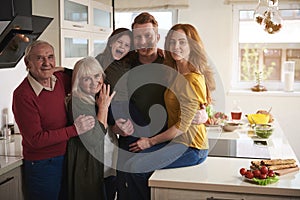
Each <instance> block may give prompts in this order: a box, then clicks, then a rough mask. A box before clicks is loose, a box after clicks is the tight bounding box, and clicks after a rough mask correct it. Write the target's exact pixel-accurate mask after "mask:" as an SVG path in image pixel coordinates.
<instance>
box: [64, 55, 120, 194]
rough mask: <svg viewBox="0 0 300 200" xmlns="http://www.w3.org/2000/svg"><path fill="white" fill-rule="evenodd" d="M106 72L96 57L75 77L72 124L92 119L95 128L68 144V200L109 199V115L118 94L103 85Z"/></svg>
mask: <svg viewBox="0 0 300 200" xmlns="http://www.w3.org/2000/svg"><path fill="white" fill-rule="evenodd" d="M103 81H104V71H103V69H102V67H101V66H100V64H99V62H98V61H97V60H96V59H95V58H93V57H86V58H83V59H81V60H79V61H78V62H77V63H76V64H75V67H74V71H73V77H72V95H71V96H70V98H69V99H68V100H67V107H68V114H69V119H70V123H72V120H73V119H74V118H76V117H77V116H79V115H92V116H94V118H95V119H96V124H95V127H94V128H93V129H92V130H90V131H88V132H87V133H85V134H83V135H81V136H80V137H75V138H73V139H71V140H69V142H68V149H67V169H68V180H67V181H68V184H67V185H68V197H69V199H84V198H87V199H106V195H105V184H104V163H105V161H104V157H105V155H104V154H105V151H104V146H105V143H106V140H105V138H106V137H113V136H111V135H109V133H108V132H107V114H108V107H109V105H110V103H111V100H112V98H113V96H114V95H115V92H113V93H112V94H111V95H110V86H109V85H106V84H104V83H103Z"/></svg>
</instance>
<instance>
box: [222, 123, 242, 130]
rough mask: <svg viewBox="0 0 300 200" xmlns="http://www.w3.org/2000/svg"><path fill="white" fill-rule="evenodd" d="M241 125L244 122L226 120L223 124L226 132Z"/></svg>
mask: <svg viewBox="0 0 300 200" xmlns="http://www.w3.org/2000/svg"><path fill="white" fill-rule="evenodd" d="M241 125H243V124H242V123H239V122H225V124H224V125H223V130H224V131H226V132H232V131H235V130H236V129H238V128H240V127H241Z"/></svg>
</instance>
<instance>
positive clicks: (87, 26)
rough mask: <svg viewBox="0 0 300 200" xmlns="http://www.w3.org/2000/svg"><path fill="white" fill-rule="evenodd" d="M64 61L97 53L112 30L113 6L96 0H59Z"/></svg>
mask: <svg viewBox="0 0 300 200" xmlns="http://www.w3.org/2000/svg"><path fill="white" fill-rule="evenodd" d="M60 12H61V15H60V25H61V27H60V43H61V45H60V46H61V48H60V49H61V52H60V60H61V65H62V66H64V67H68V68H73V66H74V64H75V63H76V61H77V60H79V59H80V58H82V57H86V56H96V55H97V54H99V53H100V52H101V51H102V50H103V48H104V47H105V45H106V40H107V38H108V36H109V34H110V33H111V31H112V21H113V20H112V6H110V5H105V4H103V3H101V2H99V0H98V1H95V0H60Z"/></svg>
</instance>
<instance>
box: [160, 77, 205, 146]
mask: <svg viewBox="0 0 300 200" xmlns="http://www.w3.org/2000/svg"><path fill="white" fill-rule="evenodd" d="M206 96H207V94H206V86H205V79H204V76H203V75H201V74H198V73H189V74H186V75H180V74H179V75H178V76H177V77H176V78H175V80H174V82H173V83H172V84H171V86H170V88H168V89H167V90H166V91H165V94H164V99H165V104H166V109H167V113H168V127H171V126H173V125H175V127H176V128H178V129H179V130H180V131H182V132H183V134H181V135H180V136H178V137H176V138H174V140H173V141H174V142H179V143H183V144H185V145H187V146H189V147H194V148H197V149H208V139H207V134H206V128H205V125H204V124H200V125H194V124H192V120H193V118H194V116H195V114H196V112H197V110H198V109H200V105H201V104H204V103H206Z"/></svg>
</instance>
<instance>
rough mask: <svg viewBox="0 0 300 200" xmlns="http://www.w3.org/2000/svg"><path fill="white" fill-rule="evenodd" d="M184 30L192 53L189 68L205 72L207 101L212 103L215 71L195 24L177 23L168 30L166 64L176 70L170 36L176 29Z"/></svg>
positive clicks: (201, 72) (192, 70)
mask: <svg viewBox="0 0 300 200" xmlns="http://www.w3.org/2000/svg"><path fill="white" fill-rule="evenodd" d="M178 30H183V31H184V33H185V35H186V36H187V39H188V43H189V47H190V55H189V59H188V69H189V70H190V71H191V72H196V73H200V74H203V75H204V77H205V83H206V87H207V101H208V103H211V100H212V99H211V91H213V90H215V88H216V83H215V79H214V76H213V75H214V73H213V70H212V68H211V67H210V66H209V65H208V61H207V54H206V51H205V49H204V45H203V42H202V40H201V38H200V36H199V34H198V32H197V30H196V28H195V27H194V26H192V25H191V24H176V25H174V26H173V27H172V28H171V29H170V30H169V32H168V34H167V36H166V41H165V50H166V52H165V61H164V64H165V65H167V66H170V67H172V68H174V69H176V70H178V69H177V65H176V61H175V60H174V59H173V57H172V56H171V52H170V49H169V47H170V37H171V36H172V34H173V32H174V31H178Z"/></svg>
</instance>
